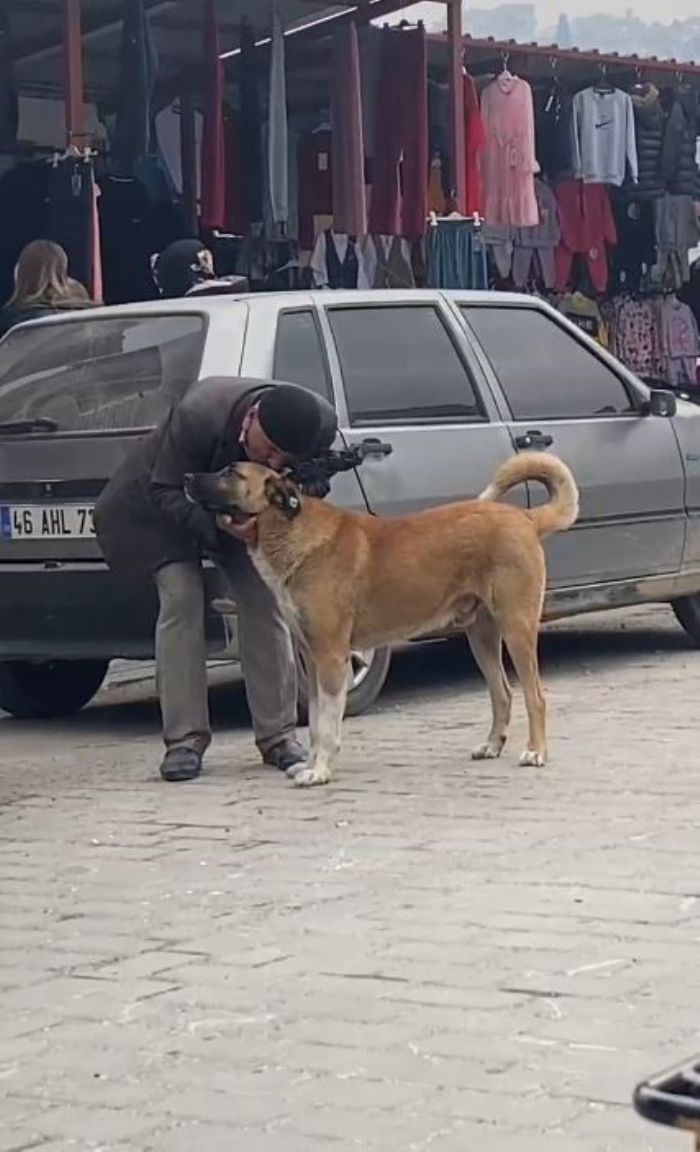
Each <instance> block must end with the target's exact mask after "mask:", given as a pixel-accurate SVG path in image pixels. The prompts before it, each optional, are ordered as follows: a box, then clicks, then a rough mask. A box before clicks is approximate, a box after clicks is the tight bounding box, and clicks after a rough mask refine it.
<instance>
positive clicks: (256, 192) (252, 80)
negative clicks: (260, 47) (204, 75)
mask: <svg viewBox="0 0 700 1152" xmlns="http://www.w3.org/2000/svg"><path fill="white" fill-rule="evenodd" d="M258 66H259V65H258V54H257V51H256V48H255V34H254V32H253V28H252V25H251V24H250V23H249V22H248V21H247V20H246V21H244V22H243V24H242V25H241V55H240V64H239V69H238V84H239V107H240V113H241V160H242V163H243V170H244V172H245V184H244V190H245V203H244V205H243V207H242V216H243V219H244V220H245V223H246V227H247V228H250V227H251V226H255V225H260V224H262V222H263V219H264V216H263V195H264V186H265V185H264V179H263V148H262V112H261V109H260V85H259V73H258Z"/></svg>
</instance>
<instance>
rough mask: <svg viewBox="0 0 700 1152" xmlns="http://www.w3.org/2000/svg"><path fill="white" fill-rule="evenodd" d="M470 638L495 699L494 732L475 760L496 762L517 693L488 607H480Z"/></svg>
mask: <svg viewBox="0 0 700 1152" xmlns="http://www.w3.org/2000/svg"><path fill="white" fill-rule="evenodd" d="M467 639H468V640H469V646H470V647H471V650H472V653H473V654H474V659H475V660H476V662H477V664H478V666H479V669H480V671H481V673H482V675H483V677H484V679H485V681H486V684H487V687H488V690H489V695H490V697H491V731H490V732H489V735H488V739H487V740H486V742H485V743H484V744H478V745H477V746H476V748H474V749H473V750H472V760H495V759H496V757H498V756H500V755H501V752H502V751H503V746H504V744H505V742H506V738H507V736H508V726H509V724H510V714H511V708H512V701H513V692H512V690H511V687H510V684H509V682H508V677H507V675H506V670H505V668H504V667H503V643H502V640H501V633H500V629H499V627H498V624H497V623H496V621H495V620H494V618H493V616H492V615H491V613H490V612H489V610H488V608H486V607H484V606H482V607H480V608H479V610H478V612H477V614H476V618H475V620H474V622H473V623H472V624H470V625H469V627H468V628H467Z"/></svg>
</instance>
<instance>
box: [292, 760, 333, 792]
mask: <svg viewBox="0 0 700 1152" xmlns="http://www.w3.org/2000/svg"><path fill="white" fill-rule="evenodd" d="M330 778H331V770H330V768H329V767H328V766H327V765H326V766H324V765H322V764H309V766H308V767H306V768H302V769H301V771H300V772H297V773H296V775H295V776H294V777H293V780H294V783H295V784H296V786H297V788H313V787H314V786H315V785H316V784H327V783H328V781H329V780H330Z"/></svg>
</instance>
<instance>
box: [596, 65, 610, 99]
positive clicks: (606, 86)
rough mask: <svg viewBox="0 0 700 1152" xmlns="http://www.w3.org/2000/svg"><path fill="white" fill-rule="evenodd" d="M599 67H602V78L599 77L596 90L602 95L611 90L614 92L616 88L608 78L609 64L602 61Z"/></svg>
mask: <svg viewBox="0 0 700 1152" xmlns="http://www.w3.org/2000/svg"><path fill="white" fill-rule="evenodd" d="M599 69H600V79H599V81H598V83H597V84H596V85H595V88H594V91H595V92H598V93H599V94H600V95H601V96H603V95H606V94H607V93H609V92H614V91H615V89H614V88H613V86H612V84H611V83H610V81H609V80H608V66H607V64H606V63H605V62H604V61H601V63H600V65H599Z"/></svg>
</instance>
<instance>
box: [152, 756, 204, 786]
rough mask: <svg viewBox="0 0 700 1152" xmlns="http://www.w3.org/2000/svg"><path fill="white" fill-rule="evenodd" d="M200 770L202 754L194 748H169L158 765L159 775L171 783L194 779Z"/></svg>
mask: <svg viewBox="0 0 700 1152" xmlns="http://www.w3.org/2000/svg"><path fill="white" fill-rule="evenodd" d="M201 771H202V756H201V753H199V752H198V751H197V749H196V748H170V749H169V750H168V751H167V752H166V753H165V756H164V757H163V762H162V764H161V766H160V774H161V776H162V777H163V779H164V780H167V781H168V782H169V783H171V784H174V783H177V782H179V781H180V780H196V779H197V777H198V776H199V774H200V772H201Z"/></svg>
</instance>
